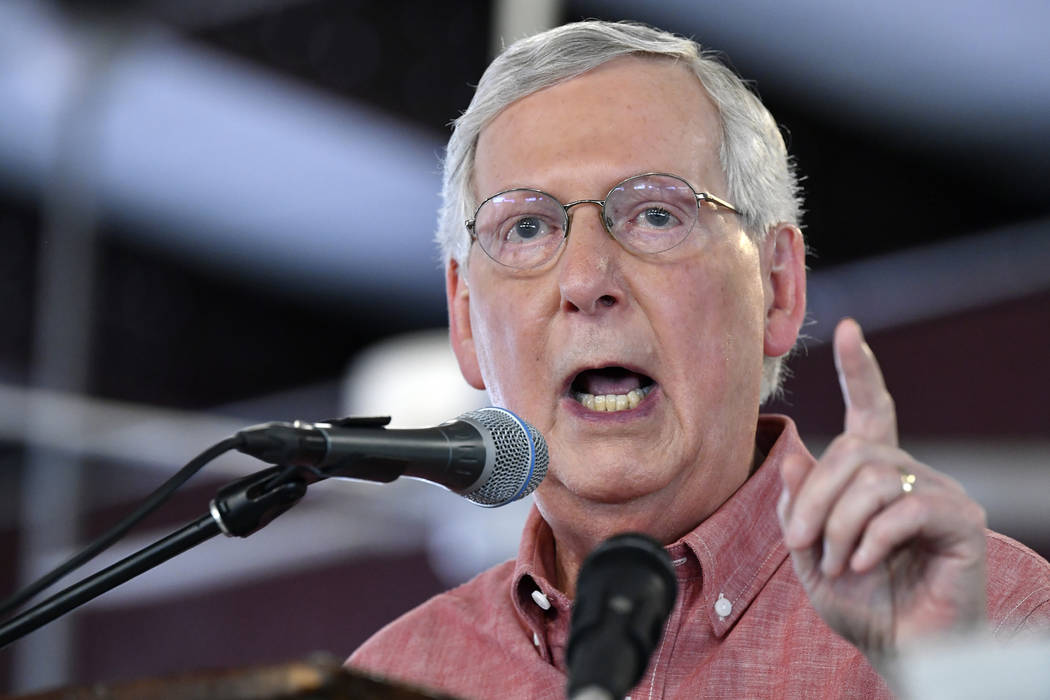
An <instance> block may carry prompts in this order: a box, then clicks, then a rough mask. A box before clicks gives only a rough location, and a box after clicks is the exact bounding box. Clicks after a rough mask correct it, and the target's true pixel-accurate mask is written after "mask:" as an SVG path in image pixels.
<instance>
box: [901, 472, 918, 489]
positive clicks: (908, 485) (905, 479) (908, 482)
mask: <svg viewBox="0 0 1050 700" xmlns="http://www.w3.org/2000/svg"><path fill="white" fill-rule="evenodd" d="M914 489H915V475H914V474H910V473H908V472H903V471H902V472H901V493H911V492H912V491H913V490H914Z"/></svg>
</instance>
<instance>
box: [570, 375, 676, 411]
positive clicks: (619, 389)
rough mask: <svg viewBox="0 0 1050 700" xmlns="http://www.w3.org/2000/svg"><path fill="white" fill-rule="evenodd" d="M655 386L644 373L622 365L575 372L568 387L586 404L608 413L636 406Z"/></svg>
mask: <svg viewBox="0 0 1050 700" xmlns="http://www.w3.org/2000/svg"><path fill="white" fill-rule="evenodd" d="M655 386H656V383H655V382H654V381H653V380H652V379H651V378H650V377H647V376H646V375H644V374H640V373H638V372H633V371H631V370H629V369H626V368H624V367H602V368H599V369H588V370H584V371H582V372H580V373H579V374H577V375H576V378H575V379H574V380H573V382H572V386H571V387H570V390H569V391H570V394H571V395H572V397H573V398H574V399H576V401H578V402H579V403H581V404H583V405H584V406H585V407H586V408H588V409H590V410H592V411H598V412H603V413H612V412H615V411H629V410H631V409H632V408H636V407H637V406H638V404H640V403H641V402H642V400H643V399H644V398H645V397H646V395H648V394H649V392H650V391H652V390H653V387H655Z"/></svg>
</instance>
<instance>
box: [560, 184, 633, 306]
mask: <svg viewBox="0 0 1050 700" xmlns="http://www.w3.org/2000/svg"><path fill="white" fill-rule="evenodd" d="M580 204H583V205H593V206H579V207H578V208H576V207H574V210H573V212H572V223H571V225H570V227H569V237H568V239H567V240H566V241H565V250H563V251H562V254H561V259H560V260H559V261H558V287H559V290H560V292H561V307H562V309H563V310H565V311H567V312H570V313H584V314H587V315H594V314H600V313H602V312H604V311H607V310H609V309H611V308H613V307H615V306H617V305H618V304H622V303H623V301H624V299H625V298H626V294H625V285H624V280H623V276H622V274H621V267H620V258H621V256H622V254H623V253H624V252H625V251H624V250H623V248H622V247H621V246H620V244H619V243H617V242H616V240H615V239H614V238H613V237H612V236H610V235H609V233H608V231H606V230H605V227H604V226H603V225H602V221H601V217H602V209H601V206H600V203H598V202H591V201H587V202H580Z"/></svg>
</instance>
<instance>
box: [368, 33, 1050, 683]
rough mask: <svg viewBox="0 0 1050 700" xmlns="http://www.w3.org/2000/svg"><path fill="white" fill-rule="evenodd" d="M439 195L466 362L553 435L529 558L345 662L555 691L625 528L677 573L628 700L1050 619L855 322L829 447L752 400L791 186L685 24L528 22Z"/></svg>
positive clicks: (801, 280)
mask: <svg viewBox="0 0 1050 700" xmlns="http://www.w3.org/2000/svg"><path fill="white" fill-rule="evenodd" d="M444 195H445V207H444V211H443V214H442V219H441V230H440V234H439V236H440V239H441V242H442V244H443V246H444V249H445V252H446V259H447V260H448V263H447V290H446V291H447V295H448V309H449V320H450V332H451V338H452V347H453V349H454V351H455V354H456V357H457V358H458V360H459V365H460V368H461V370H462V372H463V375H464V377H465V378H466V379H467V381H468V382H469V383H470V384H471V385H473V386H475V387H478V388H485V389H487V390H488V392H489V394H490V396H491V398H492V401H493V402H494V403H495V404H498V405H502V406H506V407H507V408H509V409H511V410H512V411H515V412H517V413H518V414H519V415H521V416H522V417H524V418H525V419H526V420H528V421H530V422H531V423H533V424H534V425H535V426H536V427H537V428H538V429H539V430H540V432H542V433H543V435H544V436H545V437H546V439H547V442H548V445H549V450H550V455H551V463H550V471H549V474H548V476H547V478H546V480H545V481H544V482H543V484H541V486H540V487H539V489H538V490H537V492H536V495H535V502H536V505H535V508H534V509H533V512H532V514H531V515H530V517H529V520H528V522H527V524H526V527H525V532H524V534H523V537H522V541H521V546H520V552H519V554H518V558H517V560H516V561H511V562H507V563H505V564H503V565H500V566H497V567H496V568H494V569H492V570H490V571H488V572H486V573H483V574H481V575H480V576H479V577H477V578H476V579H474V580H473V581H471V582H469V583H467V584H465V585H463V586H461V587H459V588H457V589H455V590H453V591H450V592H448V593H446V594H443V595H441V596H438V597H437V598H435V599H433V600H431V601H429V602H428V603H426V604H424V605H423V606H421V607H420V608H418V609H416V610H415V611H413V612H411V613H409V614H408V615H406V616H405V617H403V618H402V619H400V620H398V621H395V622H394V623H392V624H391V625H389V626H387V627H386V628H385V629H383V630H382V631H380V632H379V633H378V634H377V635H376V636H375V637H373V638H372V639H371V640H370V641H369V642H367V643H366V644H365V645H364V646H363V647H362V648H361V649H359V650H358V651H357V652H356V653H355V654H354V655H353V656H352V657H351V659H350V661H349V663H350V664H351V665H352V666H354V667H357V668H362V669H366V670H370V671H373V672H377V673H380V674H382V675H386V676H390V677H393V678H398V679H403V680H408V681H411V682H415V683H417V684H420V685H423V686H427V687H430V688H435V689H441V690H444V691H447V692H449V693H452V694H455V695H459V696H462V697H523V698H526V697H527V698H538V697H552V698H553V697H563V696H564V692H565V675H564V674H565V665H564V664H565V660H564V655H565V645H566V641H567V640H566V638H567V635H568V626H569V617H570V610H571V603H572V597H573V594H574V585H575V581H576V577H577V574H578V572H579V569H580V566H581V563H582V561H583V559H584V558H585V557H586V555H587V554H588V553H589V552H590V551H591V550H592V549H594V547H595V546H597V545H598V544H599V543H600V542H602V541H603V540H604V539H606V538H608V537H610V536H612V535H614V534H617V533H621V532H624V531H640V532H644V533H647V534H649V535H651V536H652V537H654V538H656V539H657V540H659V541H660V542H662V543H663V544H664V545H665V546H666V549H667V551H668V553H669V554H670V555H671V558H672V561H673V563H674V568H675V572H676V575H677V578H678V585H679V591H680V593H679V598H678V602H677V604H676V606H675V608H674V610H673V611H672V613H671V617H670V619H669V621H668V623H667V626H666V629H665V631H664V636H663V640H662V642H661V644H660V646H659V647H658V648H657V649H656V651H655V652H654V654H653V656H652V660H651V662H650V664H649V668H648V670H647V672H646V674H645V676H644V678H643V679H642V681H641V683H640V684H639V686H638V687H637V688H636V689H635V690H636V692H635V693H632V697H636V698H637V697H700V696H705V697H707V696H717V697H734V698H735V697H772V696H783V697H806V698H813V697H841V696H849V697H877V696H885V695H888V694H889V693H890V690H889V687H888V686H887V684H886V682H885V681H884V680H883V678H882V677H881V676H880V675H879V671H881V670H883V669H884V668H885V667H886V666H887V665H888V661H890V660H891V659H892V658H893V657H894V655H896V654H897V653H898V652H899V651H900V650H901V649H903V648H905V647H907V646H908V645H909V644H914V643H916V642H919V641H922V640H925V639H928V638H930V637H933V636H937V635H946V634H951V633H957V632H966V631H970V630H975V629H978V628H980V627H982V626H984V625H986V624H987V623H988V621H992V622H993V623H994V630H995V631H996V632H997V633H998V634H1000V635H1001V636H1011V635H1014V634H1015V633H1017V632H1018V631H1019V630H1021V629H1022V628H1026V627H1029V628H1031V627H1042V628H1047V627H1050V565H1048V564H1047V563H1046V562H1045V561H1043V560H1042V559H1040V558H1039V557H1037V556H1036V555H1034V554H1033V553H1032V552H1030V551H1029V550H1027V549H1025V548H1024V547H1022V546H1021V545H1019V544H1017V543H1015V542H1012V541H1010V540H1008V539H1007V538H1004V537H1001V536H999V535H995V534H991V533H987V532H986V530H985V522H984V514H983V511H982V510H981V508H980V507H979V506H978V505H977V504H975V503H974V502H973V501H972V500H970V499H969V498H968V497H967V496H966V494H965V493H964V492H963V490H962V489H961V488H960V487H959V486H958V485H957V484H956V483H955V482H953V481H952V480H951V479H949V478H948V477H946V476H944V475H942V474H940V473H938V472H936V471H934V470H933V469H931V468H930V467H928V466H926V465H924V464H920V463H918V462H917V461H916V460H915V459H913V458H912V457H911V456H910V455H909V454H908V453H906V452H905V451H903V450H901V449H900V448H899V447H898V445H897V429H896V421H895V416H894V408H893V402H892V400H891V398H890V396H889V394H888V393H887V391H886V389H885V386H884V385H883V381H882V377H881V374H880V371H879V368H878V365H877V364H876V362H875V358H874V356H873V355H872V353H871V351H870V349H869V348H868V346H867V345H866V344H865V342H864V339H863V337H862V335H861V331H860V328H859V327H858V325H857V324H856V323H855V322H852V321H848V320H847V321H844V322H842V323H841V324H840V325H839V327H838V329H837V330H836V333H835V339H834V347H835V357H836V360H837V365H838V369H839V374H840V378H841V382H842V387H843V394H844V397H845V404H846V415H845V431H844V433H843V434H842V435H841V436H839V437H838V438H837V439H836V440H835V441H834V442H833V443H832V444H831V446H830V447H829V448H828V450H827V451H826V452H825V454H824V455H823V457H822V458H821V459H819V460H815V459H814V458H813V457H811V456H810V455H809V453H808V452H807V451H806V450H805V448H804V446H803V445H802V444H801V442H800V440H799V437H798V435H797V432H796V430H795V427H794V426H793V424H792V423H791V421H790V420H789V419H787V418H784V417H780V416H760V415H759V405H760V404H761V402H762V401H763V400H765V399H766V398H768V397H769V396H770V395H771V394H772V393H773V392H775V390H776V388H777V382H778V377H779V371H780V362H781V358H782V357H783V356H784V355H785V354H787V353H788V352H789V351H790V350H791V348H792V347H793V346H794V344H795V342H796V340H797V337H798V332H799V327H800V326H801V324H802V321H803V317H804V313H805V289H806V284H805V264H804V250H805V245H804V242H803V237H802V233H801V232H800V230H799V225H798V222H799V210H800V205H799V198H798V192H797V184H796V180H795V177H794V174H793V172H792V168H791V165H790V162H789V159H788V157H787V154H786V151H785V147H784V144H783V141H782V139H781V137H780V134H779V132H778V130H777V128H776V125H775V123H774V121H773V119H772V117H771V116H770V114H769V113H768V111H767V110H766V109H765V108H764V107H763V106H762V104H761V103H760V102H759V101H758V99H757V98H756V97H755V96H754V95H753V94H752V93H751V92H749V91H748V89H747V88H746V87H745V86H744V84H743V83H742V82H741V81H740V80H739V79H738V78H737V77H736V76H735V75H734V74H733V73H732V72H731V71H729V70H727V69H726V68H725V67H724V66H723V65H721V64H720V63H719V62H717V61H716V60H714V59H712V58H711V57H709V56H705V55H703V54H701V53H700V51H699V48H698V47H697V45H696V44H694V43H693V42H691V41H688V40H684V39H680V38H678V37H675V36H672V35H669V34H666V33H664V32H660V31H656V30H653V29H650V28H646V27H641V26H637V25H628V24H607V23H600V22H586V23H579V24H573V25H566V26H563V27H560V28H557V29H554V30H552V31H549V32H546V33H544V34H541V35H538V36H535V37H532V38H529V39H526V40H523V41H520V42H518V43H516V44H514V45H513V46H511V47H510V48H508V49H507V50H506V52H504V53H503V54H502V55H501V56H500V57H499V58H497V59H496V60H495V61H494V62H493V64H492V65H491V66H490V67H489V69H488V70H487V71H486V73H485V75H484V76H483V77H482V79H481V82H480V84H479V85H478V88H477V92H476V94H475V97H474V99H473V101H472V103H471V105H470V108H469V109H468V110H467V112H466V113H465V114H464V115H463V116H462V117H461V118H460V119H459V120H458V121H457V124H456V130H455V133H454V135H453V136H452V139H451V141H450V143H449V148H448V154H447V159H446V163H445V190H444ZM464 222H466V224H465V225H464Z"/></svg>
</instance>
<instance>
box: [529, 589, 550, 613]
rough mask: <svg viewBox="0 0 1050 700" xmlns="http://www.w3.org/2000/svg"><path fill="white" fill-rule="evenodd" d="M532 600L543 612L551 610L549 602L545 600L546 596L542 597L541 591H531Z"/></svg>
mask: <svg viewBox="0 0 1050 700" xmlns="http://www.w3.org/2000/svg"><path fill="white" fill-rule="evenodd" d="M532 599H533V600H534V601H535V602H536V605H538V606H540V607H541V608H543V609H544V610H550V609H551V602H550V601H549V600H547V596H545V595H543V591H533V592H532Z"/></svg>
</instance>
